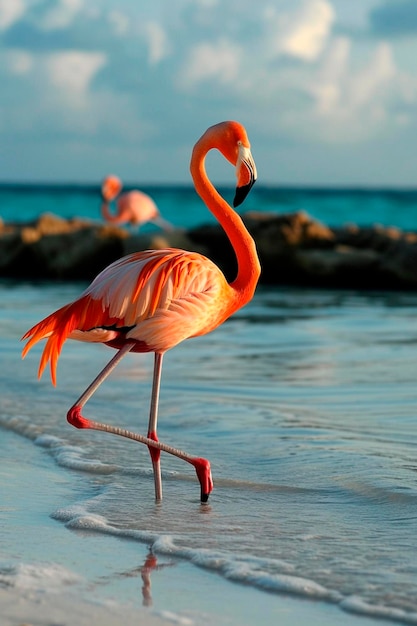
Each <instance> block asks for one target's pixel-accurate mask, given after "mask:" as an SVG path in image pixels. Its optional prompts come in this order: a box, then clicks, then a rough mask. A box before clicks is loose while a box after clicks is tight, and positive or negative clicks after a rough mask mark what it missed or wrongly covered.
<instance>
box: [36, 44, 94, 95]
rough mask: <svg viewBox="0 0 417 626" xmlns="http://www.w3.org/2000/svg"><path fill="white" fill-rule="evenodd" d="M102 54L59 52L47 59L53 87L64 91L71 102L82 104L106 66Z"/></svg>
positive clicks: (74, 51) (46, 62)
mask: <svg viewBox="0 0 417 626" xmlns="http://www.w3.org/2000/svg"><path fill="white" fill-rule="evenodd" d="M105 63H106V55H105V54H104V53H101V52H81V51H77V50H73V51H70V52H58V53H54V54H52V55H50V56H48V57H47V59H46V61H45V64H46V69H47V73H48V77H49V80H50V82H51V84H52V85H53V87H55V88H58V89H63V90H65V91H66V95H67V96H69V99H70V101H72V102H73V103H74V104H76V103H80V101H81V99H82V98H83V97H84V96H85V95H86V92H87V90H88V87H89V85H90V83H91V80H92V79H93V77H94V75H95V74H96V72H97V71H98V70H99V69H100V68H101V67H103V66H104V65H105Z"/></svg>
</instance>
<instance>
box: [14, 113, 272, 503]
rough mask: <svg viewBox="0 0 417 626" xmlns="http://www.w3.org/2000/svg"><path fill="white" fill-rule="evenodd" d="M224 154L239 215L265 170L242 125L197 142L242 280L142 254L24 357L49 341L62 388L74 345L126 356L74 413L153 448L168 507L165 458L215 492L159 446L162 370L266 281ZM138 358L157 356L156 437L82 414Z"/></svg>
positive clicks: (191, 256)
mask: <svg viewBox="0 0 417 626" xmlns="http://www.w3.org/2000/svg"><path fill="white" fill-rule="evenodd" d="M211 149H218V150H219V151H220V152H221V153H222V155H223V156H224V157H225V158H226V159H227V160H228V161H230V162H231V163H232V165H234V166H235V167H236V176H237V188H236V195H235V198H234V203H233V204H234V206H235V207H236V206H238V205H239V204H241V202H243V200H244V199H245V197H246V195H247V194H248V192H249V190H250V189H251V187H252V185H253V183H254V182H255V180H256V167H255V163H254V161H253V158H252V155H251V151H250V144H249V140H248V137H247V134H246V131H245V129H244V127H243V126H242V125H241V124H239V123H238V122H221V123H220V124H216V125H215V126H211V127H210V128H209V129H208V130H207V131H206V132H205V133H204V134H203V135H202V137H201V138H200V139H199V140H198V141H197V143H196V145H195V146H194V150H193V153H192V157H191V164H190V170H191V175H192V178H193V181H194V185H195V189H196V191H197V193H198V194H199V195H200V197H201V198H202V200H203V201H204V202H205V204H206V205H207V207H208V209H209V210H210V211H211V212H212V213H213V215H214V216H215V217H216V218H217V219H218V221H219V222H220V224H221V225H222V226H223V228H224V230H225V232H226V234H227V236H228V237H229V240H230V242H231V244H232V246H233V248H234V250H235V254H236V257H237V261H238V270H237V276H236V278H235V280H234V281H233V282H232V283H230V284H229V283H228V282H227V281H226V279H225V277H224V275H223V273H222V272H221V270H220V269H219V268H218V267H217V266H216V265H215V264H214V263H213V262H212V261H210V260H209V259H208V258H206V257H204V256H202V255H201V254H197V253H194V252H186V251H184V250H177V249H172V248H168V249H164V250H148V251H146V252H136V253H133V254H130V255H128V256H126V257H123V258H121V259H119V260H118V261H115V262H114V263H112V264H111V265H109V266H108V267H107V268H106V269H104V270H103V271H102V272H101V273H100V274H99V275H98V276H97V277H96V278H95V279H94V281H93V282H92V283H91V285H90V286H89V287H88V288H87V289H86V290H85V291H84V292H83V293H82V294H81V296H80V297H79V298H78V299H77V300H75V301H74V302H72V303H70V304H67V305H66V306H64V307H62V308H61V309H59V310H58V311H55V312H54V313H52V314H51V315H49V316H48V317H46V318H45V319H44V320H43V321H41V322H39V323H38V324H36V325H35V326H34V327H33V328H31V329H30V330H28V332H27V333H26V334H25V335H24V337H23V338H22V339H29V341H28V342H27V344H26V346H25V347H24V349H23V354H22V356H23V357H24V356H25V355H26V354H27V352H28V351H29V350H30V348H32V346H33V345H34V344H35V343H37V342H38V341H39V340H41V339H46V338H47V342H46V345H45V347H44V350H43V353H42V356H41V360H40V364H39V371H38V376H39V377H40V376H41V375H42V372H43V371H44V369H45V367H46V365H47V363H48V361H49V363H50V370H51V378H52V382H53V384H54V385H55V384H56V367H57V362H58V358H59V355H60V352H61V349H62V346H63V343H64V342H65V340H66V339H77V340H80V341H87V342H101V343H105V344H106V345H108V346H110V347H112V348H115V349H116V350H117V353H116V354H115V356H114V357H113V358H112V359H111V360H110V361H109V363H108V364H107V365H106V366H105V367H104V369H103V370H102V371H101V372H100V374H99V375H98V376H97V378H96V379H95V380H94V381H93V382H92V383H91V385H90V386H89V387H88V388H87V389H86V390H85V392H84V393H83V394H82V395H81V396H80V398H79V399H78V400H77V401H76V402H75V404H74V405H73V406H72V407H71V409H70V410H69V411H68V414H67V419H68V421H69V423H70V424H72V425H73V426H75V427H77V428H93V429H96V430H102V431H106V432H111V433H114V434H117V435H122V436H124V437H129V438H130V439H134V440H136V441H140V442H142V443H144V444H146V445H147V446H148V448H149V451H150V454H151V458H152V464H153V471H154V482H155V498H156V500H157V501H158V500H161V498H162V483H161V470H160V451H161V450H162V451H165V452H168V453H170V454H173V455H175V456H177V457H179V458H182V459H184V460H185V461H187V462H188V463H191V464H192V465H193V466H194V468H195V470H196V473H197V477H198V479H199V481H200V487H201V501H202V502H207V500H208V497H209V494H210V493H211V491H212V489H213V482H212V477H211V471H210V463H209V462H208V461H207V460H206V459H203V458H196V457H193V456H191V455H189V454H187V453H185V452H182V451H181V450H178V449H176V448H172V447H171V446H168V445H167V444H164V443H162V442H160V441H158V437H157V416H158V399H159V387H160V380H161V368H162V360H163V356H164V354H165V352H166V351H167V350H169V349H171V348H173V347H174V346H176V345H177V344H179V343H180V342H181V341H183V340H184V339H187V338H190V337H197V336H199V335H204V334H206V333H209V332H210V331H212V330H214V329H215V328H216V327H217V326H219V325H220V324H222V323H223V322H224V321H225V320H226V319H227V318H228V317H230V315H232V314H233V313H234V312H235V311H237V310H238V309H239V308H241V307H242V306H243V305H245V304H246V303H247V302H248V301H249V300H251V298H252V296H253V294H254V291H255V288H256V285H257V282H258V278H259V274H260V265H259V260H258V256H257V253H256V247H255V243H254V241H253V239H252V237H251V236H250V234H249V233H248V231H247V230H246V228H245V226H244V224H243V222H242V220H241V218H240V217H239V215H238V214H237V213H235V211H234V210H233V209H232V207H231V206H229V204H228V203H227V202H226V200H224V199H223V198H222V197H221V196H220V194H219V193H218V192H217V190H216V189H215V188H214V186H213V185H212V183H211V182H210V181H209V179H208V177H207V174H206V171H205V157H206V154H207V153H208V152H209V150H211ZM128 352H154V353H155V356H154V373H153V385H152V394H151V403H150V415H149V424H148V436H147V437H144V436H142V435H139V434H136V433H132V432H130V431H127V430H125V429H122V428H118V427H114V426H110V425H108V424H103V423H101V422H95V421H92V420H89V419H87V418H85V417H83V416H82V415H81V409H82V407H83V406H84V404H85V403H86V402H87V400H88V399H89V398H90V397H91V396H92V394H93V393H94V392H95V391H96V389H97V388H98V387H99V385H100V384H101V383H102V382H103V381H104V379H105V378H106V377H107V376H108V375H109V374H110V372H111V371H112V370H113V369H114V367H115V366H116V365H117V363H118V362H119V361H120V360H121V359H122V357H123V356H125V355H126V354H127V353H128Z"/></svg>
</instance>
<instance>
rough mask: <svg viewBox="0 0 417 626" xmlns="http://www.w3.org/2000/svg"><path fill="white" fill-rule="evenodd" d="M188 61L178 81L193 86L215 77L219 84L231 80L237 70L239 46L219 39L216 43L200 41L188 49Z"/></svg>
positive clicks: (239, 55)
mask: <svg viewBox="0 0 417 626" xmlns="http://www.w3.org/2000/svg"><path fill="white" fill-rule="evenodd" d="M188 59H189V60H188V62H187V63H186V64H185V67H184V68H183V70H182V72H181V77H180V83H181V84H182V85H184V86H193V85H196V84H197V83H200V82H202V81H206V80H211V79H215V80H217V81H218V82H219V83H221V84H225V83H228V82H230V81H233V80H234V79H235V78H236V77H237V75H238V72H239V66H240V59H241V50H240V48H239V47H238V46H237V45H235V44H233V43H231V42H229V41H227V40H226V39H221V40H219V41H217V42H216V43H209V42H206V43H201V44H198V45H196V46H194V48H191V49H190V50H189V51H188Z"/></svg>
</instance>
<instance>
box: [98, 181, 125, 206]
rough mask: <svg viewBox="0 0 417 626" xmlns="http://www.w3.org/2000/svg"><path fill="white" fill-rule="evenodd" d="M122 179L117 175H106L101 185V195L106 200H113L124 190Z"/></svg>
mask: <svg viewBox="0 0 417 626" xmlns="http://www.w3.org/2000/svg"><path fill="white" fill-rule="evenodd" d="M122 186H123V185H122V181H121V180H120V178H118V177H117V176H113V175H111V176H106V178H105V179H104V180H103V183H102V185H101V195H102V198H103V200H104V201H105V202H111V201H112V200H114V199H115V198H116V196H118V195H119V193H120V192H121V190H122Z"/></svg>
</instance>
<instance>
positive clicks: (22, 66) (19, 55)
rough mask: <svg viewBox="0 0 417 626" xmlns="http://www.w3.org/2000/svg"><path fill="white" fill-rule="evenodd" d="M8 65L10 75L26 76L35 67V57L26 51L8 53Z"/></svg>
mask: <svg viewBox="0 0 417 626" xmlns="http://www.w3.org/2000/svg"><path fill="white" fill-rule="evenodd" d="M6 64H7V68H8V70H9V72H10V74H16V75H24V74H27V73H28V72H29V71H30V70H31V69H32V67H33V57H32V55H31V54H29V53H28V52H26V51H25V50H11V51H10V52H8V53H6Z"/></svg>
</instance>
